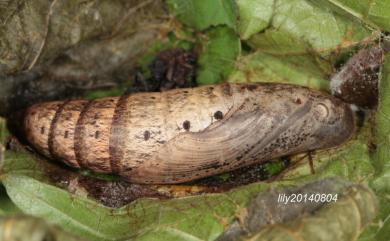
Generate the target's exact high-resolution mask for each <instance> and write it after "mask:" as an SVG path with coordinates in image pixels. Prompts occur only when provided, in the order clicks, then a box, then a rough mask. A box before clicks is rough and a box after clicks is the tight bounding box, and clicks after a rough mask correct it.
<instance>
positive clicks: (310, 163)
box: [307, 152, 316, 174]
mask: <svg viewBox="0 0 390 241" xmlns="http://www.w3.org/2000/svg"><path fill="white" fill-rule="evenodd" d="M311 154H312V152H309V153H308V154H307V155H308V157H309V165H310V172H311V174H315V173H316V172H315V170H314V163H313V156H312V155H311Z"/></svg>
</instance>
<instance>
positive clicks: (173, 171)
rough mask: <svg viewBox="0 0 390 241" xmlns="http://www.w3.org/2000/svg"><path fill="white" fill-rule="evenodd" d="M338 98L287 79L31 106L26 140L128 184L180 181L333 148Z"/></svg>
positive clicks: (346, 122) (350, 120)
mask: <svg viewBox="0 0 390 241" xmlns="http://www.w3.org/2000/svg"><path fill="white" fill-rule="evenodd" d="M354 126H355V124H354V116H353V113H352V111H351V109H350V108H349V105H347V104H345V103H343V102H342V101H341V100H339V99H337V98H335V97H333V96H331V95H328V94H325V93H322V92H319V91H315V90H310V89H308V88H305V87H299V86H293V85H287V84H264V83H262V84H221V85H213V86H202V87H197V88H187V89H174V90H170V91H166V92H154V93H137V94H132V95H124V96H122V97H109V98H102V99H97V100H92V101H86V100H72V101H65V102H61V101H57V102H48V103H42V104H37V105H34V106H32V107H30V108H29V109H28V110H27V111H26V116H25V119H24V130H25V134H26V137H27V140H28V141H29V142H30V143H31V144H32V145H33V146H34V147H35V148H36V149H37V150H38V151H39V152H40V153H42V154H43V155H45V156H47V157H49V158H52V159H55V160H61V161H63V162H65V163H66V164H68V165H70V166H72V167H83V168H88V169H90V170H92V171H95V172H100V173H117V174H119V175H121V176H123V177H124V178H126V179H127V180H128V181H130V182H134V183H181V182H187V181H191V180H194V179H198V178H202V177H206V176H210V175H215V174H218V173H222V172H226V171H230V170H234V169H237V168H240V167H244V166H248V165H251V164H254V163H259V162H263V161H267V160H270V159H274V158H277V157H281V156H285V155H291V154H295V153H301V152H306V151H311V150H315V149H324V148H330V147H334V146H337V145H339V144H341V143H343V142H345V141H346V140H347V139H349V138H350V136H351V135H352V133H353V131H354Z"/></svg>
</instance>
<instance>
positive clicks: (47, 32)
mask: <svg viewBox="0 0 390 241" xmlns="http://www.w3.org/2000/svg"><path fill="white" fill-rule="evenodd" d="M56 2H57V0H53V1H52V2H51V3H50V6H49V12H48V13H47V15H46V31H45V35H44V37H43V40H42V43H41V46H40V47H39V50H38V53H37V55H36V56H35V58H34V59H33V61H32V62H31V64H30V66H28V70H30V69H32V68H33V67H34V65H35V64H36V63H37V61H38V59H39V57H40V56H41V54H42V51H43V48H44V47H45V45H46V39H47V36H48V35H49V27H50V19H51V15H52V14H53V8H54V5H55V4H56Z"/></svg>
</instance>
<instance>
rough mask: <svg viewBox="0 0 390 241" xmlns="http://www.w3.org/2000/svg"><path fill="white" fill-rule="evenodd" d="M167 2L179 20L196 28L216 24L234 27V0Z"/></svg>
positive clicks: (179, 0) (201, 28)
mask: <svg viewBox="0 0 390 241" xmlns="http://www.w3.org/2000/svg"><path fill="white" fill-rule="evenodd" d="M167 4H168V7H169V9H170V12H171V13H172V14H173V15H175V16H176V18H177V19H178V20H179V21H181V22H182V23H184V24H186V25H188V26H190V27H192V28H195V29H196V30H205V29H207V28H209V27H211V26H217V25H226V26H229V27H230V28H232V29H235V28H236V19H237V13H236V6H235V2H234V0H215V1H214V0H213V1H210V0H168V1H167Z"/></svg>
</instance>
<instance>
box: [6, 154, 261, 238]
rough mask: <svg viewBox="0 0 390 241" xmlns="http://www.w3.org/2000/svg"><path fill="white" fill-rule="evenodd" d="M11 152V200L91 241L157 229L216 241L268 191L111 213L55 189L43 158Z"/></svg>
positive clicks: (152, 202) (151, 203) (153, 202)
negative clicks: (240, 213) (253, 200)
mask: <svg viewBox="0 0 390 241" xmlns="http://www.w3.org/2000/svg"><path fill="white" fill-rule="evenodd" d="M6 154H7V158H6V163H5V166H4V169H3V174H2V175H1V176H0V178H1V180H2V182H3V184H4V186H5V187H6V189H7V193H8V195H9V196H10V198H11V200H12V201H13V202H14V203H15V204H16V205H17V206H18V207H19V208H20V209H21V210H22V211H23V212H25V213H27V214H30V215H33V216H36V217H41V218H44V219H45V220H47V221H49V222H51V223H55V224H57V225H59V226H60V227H61V228H63V229H64V230H66V231H68V232H72V233H74V234H76V235H80V236H82V237H86V238H89V239H91V240H128V239H133V238H134V237H136V236H138V235H140V234H143V233H146V232H149V231H151V230H157V229H166V230H174V232H176V233H182V234H183V235H184V234H186V235H187V236H194V237H197V238H198V239H202V240H213V239H214V238H215V237H217V236H218V235H219V234H220V233H221V232H223V230H224V225H225V224H226V223H229V221H230V220H232V219H233V218H234V215H235V213H236V212H237V211H238V210H239V209H240V208H243V207H244V206H245V203H246V202H247V201H248V200H249V199H250V197H251V196H253V195H254V194H255V193H256V192H258V191H259V190H262V189H263V188H265V187H266V185H265V184H258V185H250V186H247V187H245V188H238V189H235V190H233V191H231V192H227V193H221V194H211V195H204V196H203V195H200V196H192V197H187V198H177V199H171V200H165V201H164V200H163V201H159V200H157V199H140V200H137V201H135V202H133V203H131V204H129V205H127V206H124V207H122V208H118V209H112V208H108V207H105V206H103V205H101V204H99V203H97V202H95V201H94V200H92V199H89V198H87V197H85V196H82V195H79V194H71V193H69V192H67V191H66V190H63V189H61V188H59V187H56V186H54V185H53V184H52V183H51V182H50V181H49V180H48V178H47V177H46V176H45V175H46V174H45V170H44V168H43V167H42V163H41V162H42V160H37V159H34V158H32V156H31V155H29V154H27V153H14V152H11V151H7V153H6ZM156 236H159V234H158V233H156Z"/></svg>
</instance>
